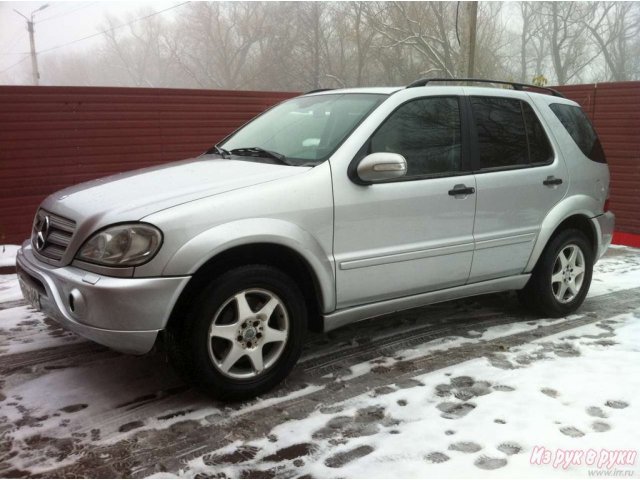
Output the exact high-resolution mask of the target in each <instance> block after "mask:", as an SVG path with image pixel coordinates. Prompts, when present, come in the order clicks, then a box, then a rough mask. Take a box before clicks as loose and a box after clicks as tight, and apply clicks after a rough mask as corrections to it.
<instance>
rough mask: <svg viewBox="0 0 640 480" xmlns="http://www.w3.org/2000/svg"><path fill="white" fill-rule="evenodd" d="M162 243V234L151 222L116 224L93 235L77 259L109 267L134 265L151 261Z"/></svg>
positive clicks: (81, 249)
mask: <svg viewBox="0 0 640 480" xmlns="http://www.w3.org/2000/svg"><path fill="white" fill-rule="evenodd" d="M161 243H162V233H161V232H160V230H158V229H157V228H156V227H154V226H152V225H149V224H146V223H134V224H127V225H115V226H113V227H108V228H105V229H104V230H102V231H100V232H98V233H96V234H94V235H93V236H92V237H90V238H89V240H87V241H86V242H85V244H84V245H83V246H82V248H80V251H79V252H78V254H77V255H76V258H77V259H78V260H83V261H85V262H90V263H97V264H99V265H106V266H109V267H134V266H136V265H141V264H143V263H145V262H148V261H149V260H151V258H153V256H154V255H155V254H156V252H157V251H158V249H159V248H160V244H161Z"/></svg>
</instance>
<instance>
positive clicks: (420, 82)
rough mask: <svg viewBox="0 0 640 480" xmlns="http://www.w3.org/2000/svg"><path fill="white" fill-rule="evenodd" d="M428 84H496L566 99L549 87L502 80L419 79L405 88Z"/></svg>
mask: <svg viewBox="0 0 640 480" xmlns="http://www.w3.org/2000/svg"><path fill="white" fill-rule="evenodd" d="M429 82H476V83H497V84H500V85H509V86H511V87H512V88H513V89H514V90H524V89H525V88H527V89H529V88H537V89H539V90H546V91H547V92H549V93H551V95H553V96H554V97H562V98H566V97H565V96H564V95H563V94H562V93H560V92H559V91H557V90H554V89H553V88H549V87H539V86H537V85H529V84H527V83H517V82H505V81H502V80H488V79H485V78H421V79H420V80H416V81H415V82H413V83H410V84H409V85H407V88H414V87H425V86H426V85H427V84H428V83H429Z"/></svg>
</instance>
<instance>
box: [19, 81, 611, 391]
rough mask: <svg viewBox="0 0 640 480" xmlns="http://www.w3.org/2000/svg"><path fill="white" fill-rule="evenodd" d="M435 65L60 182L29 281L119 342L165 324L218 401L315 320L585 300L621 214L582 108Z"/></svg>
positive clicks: (174, 347) (270, 370) (82, 325)
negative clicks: (199, 142) (441, 73)
mask: <svg viewBox="0 0 640 480" xmlns="http://www.w3.org/2000/svg"><path fill="white" fill-rule="evenodd" d="M438 82H439V83H438V84H436V85H434V82H433V81H432V80H419V81H417V82H414V83H413V84H411V85H409V86H408V87H403V88H357V89H343V90H329V91H315V92H310V93H308V94H305V95H303V96H299V97H296V98H293V99H291V100H287V101H285V102H283V103H281V104H279V105H277V106H275V107H273V108H271V109H270V110H268V111H266V112H265V113H263V114H262V115H260V116H258V117H257V118H255V119H254V120H252V121H251V122H249V123H247V124H246V125H244V126H243V127H242V128H240V129H238V130H237V131H235V132H233V133H232V134H231V135H229V136H228V137H226V138H225V139H224V140H222V141H221V142H219V143H218V144H217V145H216V146H214V147H213V148H212V149H211V150H209V151H208V152H206V153H204V154H202V155H201V156H199V157H197V158H193V159H189V160H184V161H180V162H176V163H170V164H166V165H163V166H159V167H155V168H147V169H144V170H138V171H134V172H128V173H122V174H119V175H115V176H112V177H108V178H104V179H101V180H96V181H93V182H88V183H84V184H82V185H78V186H75V187H71V188H67V189H65V190H62V191H60V192H58V193H55V194H53V195H51V196H49V197H48V198H47V199H46V200H45V201H44V202H43V203H42V205H41V206H40V208H39V209H38V211H37V213H36V216H35V220H34V223H33V234H32V236H31V239H30V240H28V241H26V242H25V243H24V244H23V245H22V248H21V250H20V251H19V252H18V257H17V269H18V274H19V278H20V283H21V286H22V289H23V293H24V297H25V298H26V299H27V300H28V301H29V302H30V303H31V305H33V307H34V308H36V309H38V310H41V311H42V312H44V313H45V314H46V315H48V316H49V317H51V318H53V319H55V320H57V321H59V322H60V323H61V324H62V325H64V326H66V327H67V328H69V329H70V330H73V331H74V332H76V333H78V334H79V335H82V336H84V337H86V338H88V339H91V340H93V341H95V342H98V343H100V344H103V345H106V346H108V347H111V348H113V349H115V350H118V351H121V352H127V353H135V354H143V353H146V352H148V351H149V350H151V349H152V347H153V346H154V344H155V343H156V341H157V340H158V338H160V337H162V338H163V340H164V341H163V344H164V345H166V348H167V350H168V352H169V355H170V358H171V359H172V361H173V363H174V364H175V365H176V366H177V368H178V369H179V370H180V371H181V372H182V373H183V374H184V375H185V377H186V378H188V379H189V380H191V381H192V382H193V383H194V384H196V385H198V386H200V387H201V388H203V389H205V390H206V391H208V392H210V393H211V394H213V395H214V396H216V397H217V398H224V399H242V398H248V397H251V396H255V395H258V394H260V393H262V392H265V391H267V390H268V389H270V388H272V387H274V386H275V385H276V384H277V383H278V382H280V381H281V380H282V379H283V378H284V377H285V376H286V375H287V374H288V373H289V372H290V370H291V369H292V368H293V366H294V364H295V362H296V360H297V359H298V357H299V355H300V351H301V348H302V344H303V338H304V335H305V331H306V330H307V329H319V330H324V331H328V330H331V329H335V328H338V327H340V326H343V325H346V324H348V323H351V322H357V321H361V320H365V319H368V318H372V317H376V316H379V315H384V314H388V313H391V312H396V311H399V310H403V309H408V308H413V307H417V306H420V305H425V304H429V303H435V302H442V301H446V300H452V299H457V298H462V297H467V296H471V295H479V294H486V293H490V292H498V291H505V290H517V291H518V296H519V298H520V299H521V300H522V301H523V303H525V304H526V305H529V306H531V307H532V308H535V309H537V310H538V311H539V312H540V313H542V314H543V315H547V316H554V317H556V316H564V315H567V314H569V313H571V312H573V311H575V310H576V309H577V308H578V307H579V306H580V305H581V303H582V302H583V300H584V298H585V296H586V294H587V291H588V289H589V285H590V282H591V275H592V270H593V265H594V263H595V262H596V261H597V260H598V259H599V258H600V257H601V256H602V254H603V253H604V252H605V250H606V249H607V247H608V246H609V244H610V242H611V236H612V232H613V224H614V216H613V214H612V213H611V212H609V211H607V210H608V209H607V206H606V205H607V203H606V201H607V196H608V190H609V170H608V167H607V164H606V160H605V156H604V152H603V150H602V147H601V145H600V141H599V140H598V137H597V135H596V133H595V131H594V129H593V127H592V125H591V123H590V122H589V120H588V118H587V117H586V116H585V114H584V113H583V111H582V110H581V109H580V107H579V106H578V105H577V104H576V103H575V102H572V101H570V100H567V99H565V98H564V97H563V96H562V95H561V94H560V93H558V92H556V91H554V90H551V89H544V90H545V91H544V93H536V92H541V90H540V89H539V88H537V87H533V86H527V85H522V84H515V83H507V84H506V85H503V86H507V87H511V88H488V87H485V86H458V85H460V84H461V83H462V81H460V80H457V83H456V85H455V86H453V85H443V81H441V80H440V81H438ZM474 82H477V81H475V80H474ZM469 83H470V81H468V80H464V84H465V85H468V84H469ZM492 83H494V84H504V83H505V82H492ZM476 85H477V83H476ZM363 328H366V327H363Z"/></svg>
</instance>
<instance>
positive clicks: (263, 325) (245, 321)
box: [170, 265, 307, 400]
mask: <svg viewBox="0 0 640 480" xmlns="http://www.w3.org/2000/svg"><path fill="white" fill-rule="evenodd" d="M306 324H307V311H306V306H305V303H304V300H303V296H302V293H301V292H300V290H299V289H298V287H297V286H296V284H295V282H294V281H293V280H292V279H291V278H290V277H289V276H288V275H286V274H285V273H283V272H281V271H280V270H277V269H275V268H273V267H270V266H266V265H249V266H244V267H239V268H236V269H233V270H231V271H229V272H227V273H225V274H223V275H221V276H220V277H218V278H216V279H215V280H214V281H212V282H211V283H210V284H209V285H208V286H207V287H205V288H204V289H203V291H202V293H201V294H200V295H199V297H198V299H197V300H196V302H194V305H193V307H192V308H191V311H190V314H189V315H188V316H187V318H185V319H184V321H183V322H181V324H180V325H176V326H174V327H172V328H171V332H170V341H171V342H172V343H173V345H172V346H170V351H173V354H172V357H173V360H174V364H176V366H177V367H178V369H179V370H181V371H182V373H183V374H185V376H186V377H187V379H188V380H190V381H191V382H192V383H194V384H195V385H197V386H199V387H200V388H202V389H204V390H205V391H207V392H209V393H210V394H212V395H213V396H215V397H217V398H221V399H230V400H240V399H245V398H251V397H254V396H256V395H260V394H261V393H264V392H266V391H268V390H270V389H271V388H273V387H274V386H275V385H277V384H278V383H279V382H280V381H281V380H282V379H284V378H285V377H286V376H287V375H288V373H289V372H290V371H291V369H292V368H293V366H294V365H295V363H296V361H297V359H298V357H299V356H300V351H301V349H302V343H303V337H304V332H305V330H306Z"/></svg>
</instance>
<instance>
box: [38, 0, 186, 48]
mask: <svg viewBox="0 0 640 480" xmlns="http://www.w3.org/2000/svg"><path fill="white" fill-rule="evenodd" d="M187 3H190V1H186V2H182V3H179V4H177V5H174V6H172V7H169V8H165V9H164V10H159V11H157V12H154V13H151V14H149V15H145V16H144V17H140V18H136V19H135V20H132V21H130V22H128V23H124V24H122V25H118V26H116V27H113V28H109V29H107V30H103V31H101V32H98V33H94V34H92V35H87V36H86V37H82V38H79V39H77V40H73V41H71V42H68V43H63V44H62V45H57V46H55V47H51V48H47V49H45V50H40V51H39V52H38V55H40V54H42V53H47V52H51V51H53V50H58V49H59V48H63V47H68V46H69V45H73V44H76V43H79V42H83V41H85V40H89V39H90V38H94V37H97V36H100V35H104V34H105V33H109V32H113V31H114V30H118V29H119V28H122V27H128V26H129V25H132V24H134V23H136V22H139V21H141V20H146V19H148V18H151V17H154V16H156V15H159V14H161V13H164V12H167V11H169V10H173V9H174V8H178V7H181V6H183V5H186V4H187Z"/></svg>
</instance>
